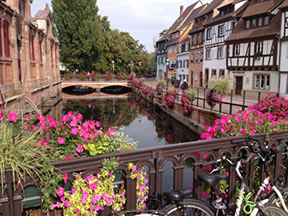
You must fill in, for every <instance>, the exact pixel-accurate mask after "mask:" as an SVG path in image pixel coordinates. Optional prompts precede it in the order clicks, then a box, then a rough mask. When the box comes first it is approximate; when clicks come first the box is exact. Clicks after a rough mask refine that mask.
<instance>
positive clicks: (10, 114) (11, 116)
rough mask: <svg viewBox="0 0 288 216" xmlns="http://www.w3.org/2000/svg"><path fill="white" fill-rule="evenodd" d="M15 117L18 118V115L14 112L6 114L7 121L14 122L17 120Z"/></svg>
mask: <svg viewBox="0 0 288 216" xmlns="http://www.w3.org/2000/svg"><path fill="white" fill-rule="evenodd" d="M17 117H18V115H17V114H16V113H14V112H11V113H9V114H8V120H9V121H12V122H15V121H16V120H17Z"/></svg>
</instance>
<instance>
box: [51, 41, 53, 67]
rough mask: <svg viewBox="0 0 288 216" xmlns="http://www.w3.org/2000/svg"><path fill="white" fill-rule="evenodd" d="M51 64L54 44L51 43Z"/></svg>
mask: <svg viewBox="0 0 288 216" xmlns="http://www.w3.org/2000/svg"><path fill="white" fill-rule="evenodd" d="M51 64H53V44H52V45H51Z"/></svg>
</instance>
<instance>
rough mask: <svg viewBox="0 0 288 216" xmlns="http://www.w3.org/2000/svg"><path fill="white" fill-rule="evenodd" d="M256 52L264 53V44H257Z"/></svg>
mask: <svg viewBox="0 0 288 216" xmlns="http://www.w3.org/2000/svg"><path fill="white" fill-rule="evenodd" d="M256 52H257V53H263V42H257V43H256Z"/></svg>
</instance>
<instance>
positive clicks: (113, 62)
mask: <svg viewBox="0 0 288 216" xmlns="http://www.w3.org/2000/svg"><path fill="white" fill-rule="evenodd" d="M114 64H115V61H114V60H113V61H112V68H113V74H114Z"/></svg>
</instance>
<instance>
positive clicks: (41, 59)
mask: <svg viewBox="0 0 288 216" xmlns="http://www.w3.org/2000/svg"><path fill="white" fill-rule="evenodd" d="M39 55H40V62H41V63H42V62H43V58H42V39H40V40H39Z"/></svg>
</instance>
